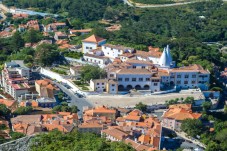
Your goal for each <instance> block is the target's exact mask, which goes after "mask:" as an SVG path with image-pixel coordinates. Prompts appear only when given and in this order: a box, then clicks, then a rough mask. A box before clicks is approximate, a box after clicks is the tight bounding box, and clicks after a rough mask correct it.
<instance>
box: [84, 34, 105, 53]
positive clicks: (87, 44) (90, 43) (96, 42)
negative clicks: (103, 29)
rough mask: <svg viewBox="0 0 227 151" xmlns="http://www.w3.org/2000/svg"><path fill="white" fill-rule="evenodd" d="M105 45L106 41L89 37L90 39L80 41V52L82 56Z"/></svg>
mask: <svg viewBox="0 0 227 151" xmlns="http://www.w3.org/2000/svg"><path fill="white" fill-rule="evenodd" d="M105 43H106V39H103V38H101V37H98V36H96V35H91V36H90V37H88V38H86V39H84V40H82V52H83V53H84V54H86V53H88V52H89V51H90V50H94V49H97V48H98V47H101V46H102V45H104V44H105Z"/></svg>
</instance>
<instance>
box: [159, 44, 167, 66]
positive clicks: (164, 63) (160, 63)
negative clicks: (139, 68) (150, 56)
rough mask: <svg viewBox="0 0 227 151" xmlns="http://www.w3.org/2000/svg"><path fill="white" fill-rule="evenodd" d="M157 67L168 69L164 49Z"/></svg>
mask: <svg viewBox="0 0 227 151" xmlns="http://www.w3.org/2000/svg"><path fill="white" fill-rule="evenodd" d="M159 65H160V66H161V67H163V68H169V67H170V60H169V57H168V54H167V51H166V48H164V51H163V52H162V55H161V58H160V61H159Z"/></svg>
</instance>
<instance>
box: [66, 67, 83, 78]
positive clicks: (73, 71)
mask: <svg viewBox="0 0 227 151" xmlns="http://www.w3.org/2000/svg"><path fill="white" fill-rule="evenodd" d="M82 67H83V66H82V65H76V66H70V69H69V72H70V74H71V75H72V76H73V77H74V78H75V79H80V73H81V69H82Z"/></svg>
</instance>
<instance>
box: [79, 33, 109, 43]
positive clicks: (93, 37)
mask: <svg viewBox="0 0 227 151" xmlns="http://www.w3.org/2000/svg"><path fill="white" fill-rule="evenodd" d="M104 40H106V39H104V38H101V37H98V36H96V35H91V36H90V37H88V38H86V39H84V40H83V42H93V43H99V42H101V41H104Z"/></svg>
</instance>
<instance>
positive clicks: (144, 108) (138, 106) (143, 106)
mask: <svg viewBox="0 0 227 151" xmlns="http://www.w3.org/2000/svg"><path fill="white" fill-rule="evenodd" d="M135 109H138V110H141V111H142V112H145V111H146V110H147V105H146V104H143V103H142V102H139V103H138V104H136V106H135Z"/></svg>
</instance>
